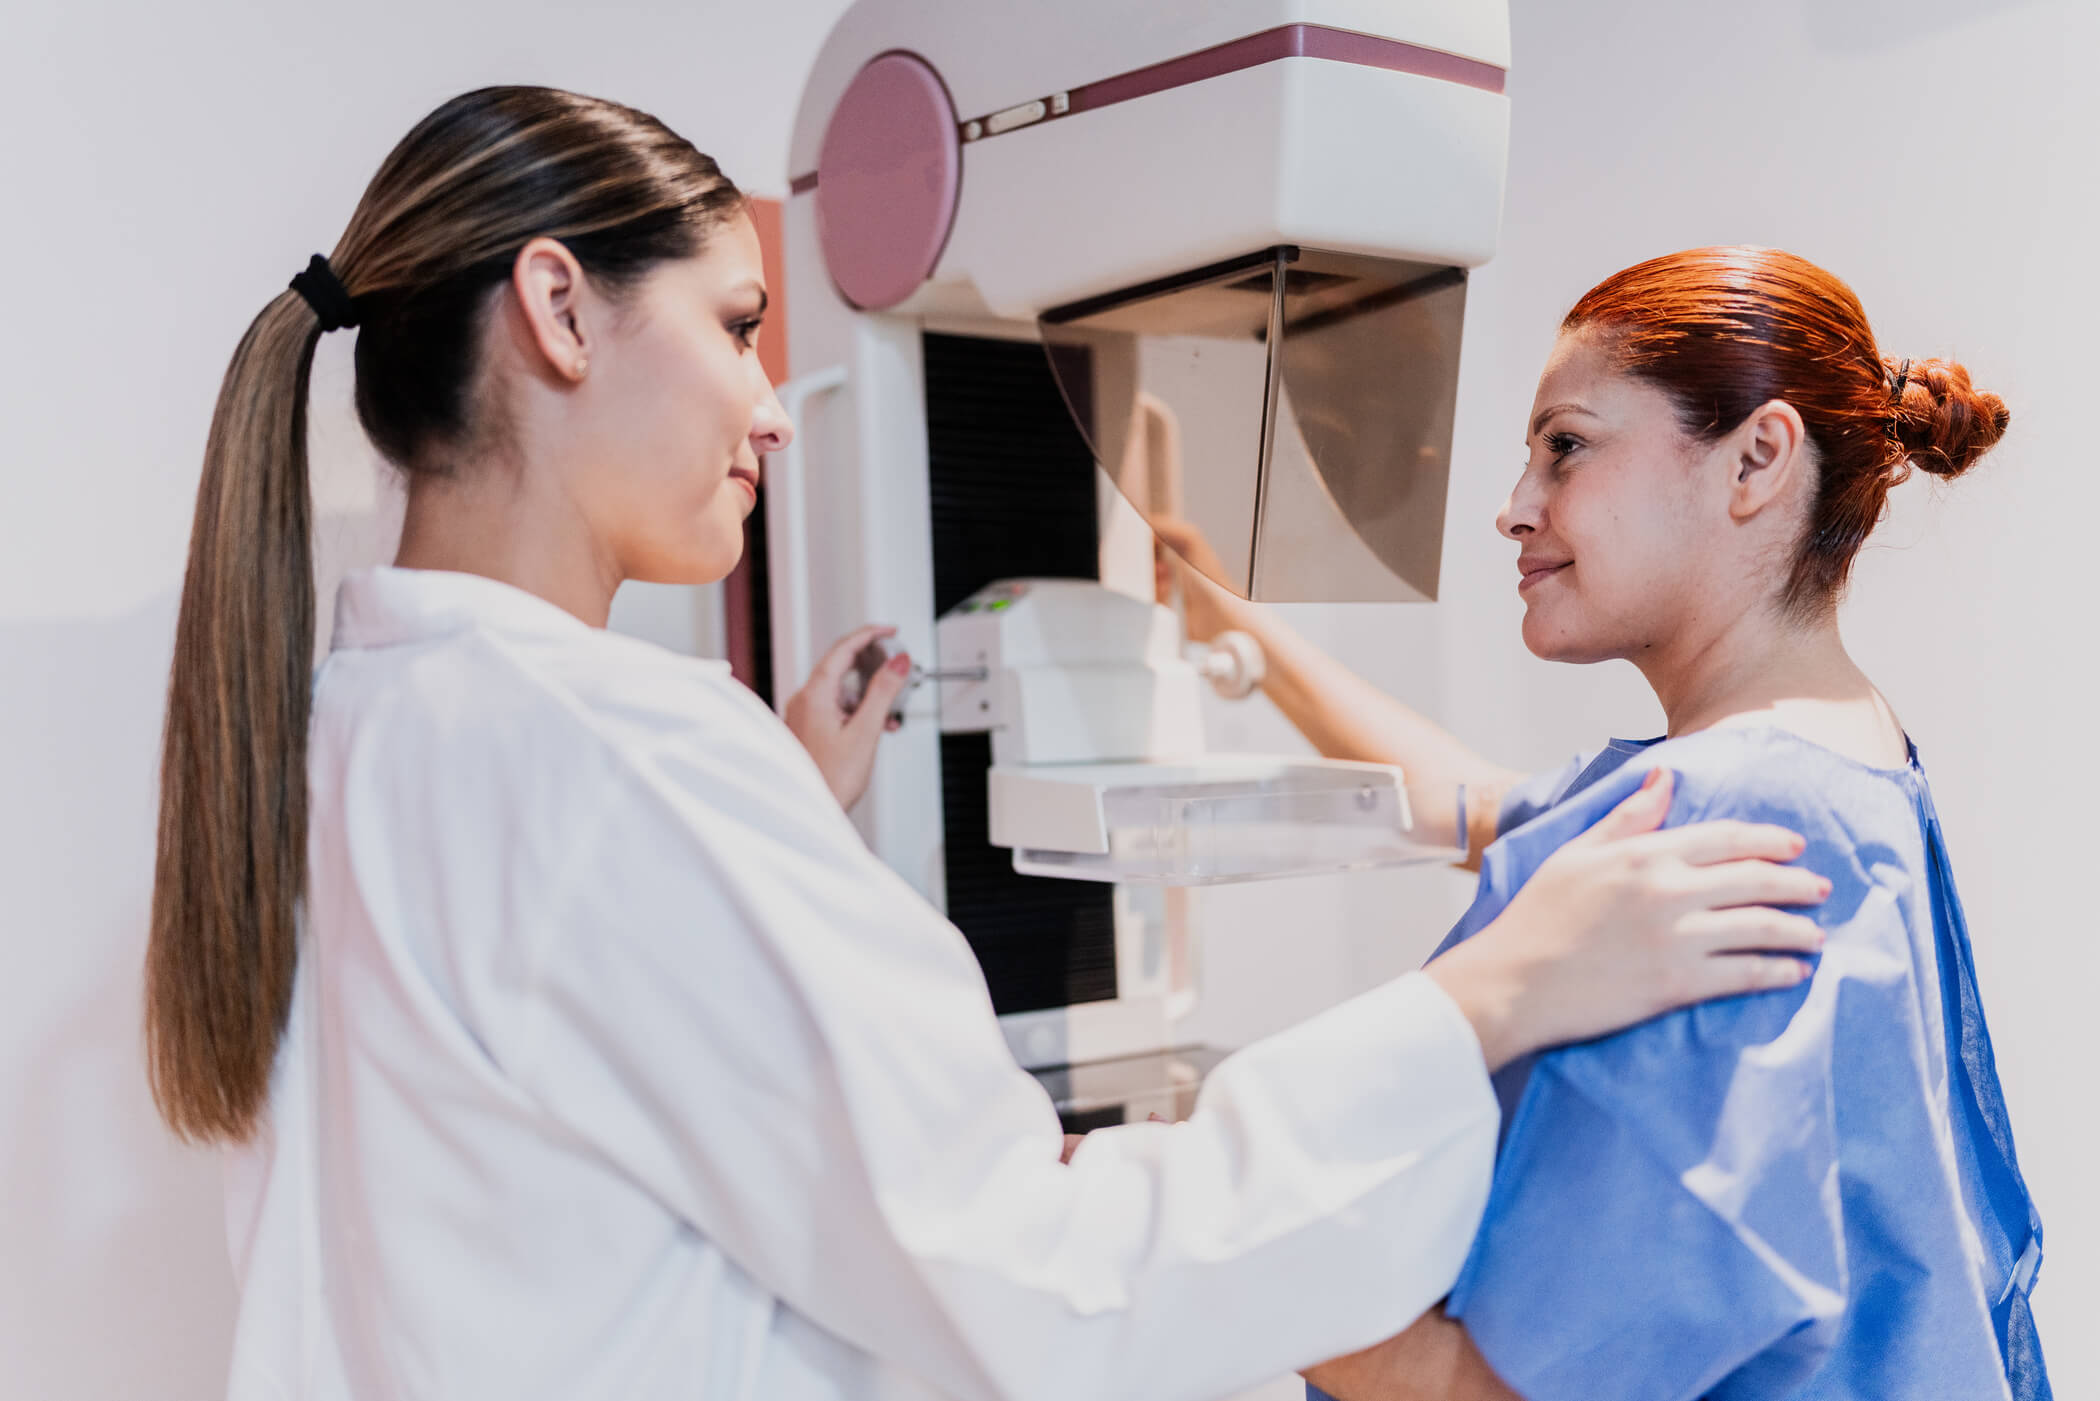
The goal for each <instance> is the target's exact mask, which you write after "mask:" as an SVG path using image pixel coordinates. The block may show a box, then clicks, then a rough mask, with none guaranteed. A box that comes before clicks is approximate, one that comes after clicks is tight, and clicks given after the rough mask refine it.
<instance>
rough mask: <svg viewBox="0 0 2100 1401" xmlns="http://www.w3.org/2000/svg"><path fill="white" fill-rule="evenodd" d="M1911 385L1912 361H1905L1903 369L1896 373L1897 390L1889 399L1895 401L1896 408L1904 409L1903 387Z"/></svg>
mask: <svg viewBox="0 0 2100 1401" xmlns="http://www.w3.org/2000/svg"><path fill="white" fill-rule="evenodd" d="M1909 383H1910V361H1908V360H1905V361H1904V362H1903V368H1902V369H1900V370H1898V371H1896V388H1895V390H1894V391H1893V392H1891V393H1890V395H1889V398H1891V399H1893V400H1895V402H1896V407H1897V408H1899V409H1900V408H1902V407H1903V386H1904V385H1906V384H1909Z"/></svg>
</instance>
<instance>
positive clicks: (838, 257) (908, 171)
mask: <svg viewBox="0 0 2100 1401" xmlns="http://www.w3.org/2000/svg"><path fill="white" fill-rule="evenodd" d="M961 188H962V142H961V140H960V138H959V137H958V136H957V134H956V130H955V107H954V104H952V103H951V102H950V101H949V100H948V90H947V89H946V88H944V87H942V86H941V80H940V78H939V76H938V75H936V74H935V73H934V71H933V69H931V68H929V67H928V66H927V65H926V63H925V61H924V60H922V59H919V58H915V57H913V56H912V55H910V54H904V53H890V54H884V55H883V56H882V57H881V58H878V59H876V60H874V61H873V62H871V63H870V64H868V66H867V67H865V68H863V69H861V70H860V72H859V73H857V74H855V75H854V78H853V81H852V82H851V83H850V84H848V85H847V87H846V93H845V96H843V97H841V98H840V99H839V105H838V107H837V108H836V109H834V110H833V112H832V114H831V124H830V125H829V126H827V127H825V128H824V145H823V149H822V150H821V151H819V152H818V155H817V239H818V241H819V242H820V243H822V244H823V247H824V265H825V266H826V267H827V268H829V269H830V270H831V280H832V281H833V282H835V283H837V284H838V289H839V291H840V292H842V293H844V294H845V297H846V300H847V301H849V302H851V303H853V305H855V306H857V307H860V308H861V309H863V310H866V311H880V310H882V309H883V308H884V307H892V306H895V305H896V304H897V303H899V302H901V301H903V300H904V299H905V298H906V297H908V296H910V295H911V294H912V293H913V292H915V291H917V290H918V289H919V284H920V283H922V282H924V281H925V280H926V279H927V277H928V276H929V275H931V274H932V272H933V265H934V263H935V262H936V261H937V260H938V259H939V258H940V256H941V248H942V246H943V245H945V244H946V243H947V241H948V226H949V225H950V224H952V223H953V222H954V221H955V200H956V195H957V194H958V193H959V192H960V190H961Z"/></svg>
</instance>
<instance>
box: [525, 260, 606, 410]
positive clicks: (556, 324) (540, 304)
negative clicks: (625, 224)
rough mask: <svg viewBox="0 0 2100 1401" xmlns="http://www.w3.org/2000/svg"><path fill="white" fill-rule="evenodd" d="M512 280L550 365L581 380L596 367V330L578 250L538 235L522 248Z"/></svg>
mask: <svg viewBox="0 0 2100 1401" xmlns="http://www.w3.org/2000/svg"><path fill="white" fill-rule="evenodd" d="M510 285H511V291H512V292H513V293H514V294H515V295H516V296H517V299H518V310H519V312H520V313H521V314H522V315H523V316H524V318H525V327H526V330H527V332H528V334H529V337H530V343H531V345H533V346H534V347H535V348H537V349H538V351H539V354H540V357H541V359H542V361H543V362H544V367H545V369H546V370H547V371H548V372H550V373H551V374H552V375H553V376H554V377H555V378H556V379H557V380H566V381H568V382H570V383H575V382H576V381H579V380H581V379H582V378H583V377H584V375H585V374H586V373H587V372H588V371H589V369H590V356H591V345H592V340H593V336H592V334H591V331H590V329H589V327H588V325H587V322H588V320H589V317H588V316H587V315H586V311H587V308H586V303H587V302H588V301H590V300H591V298H590V289H589V284H588V283H586V282H585V280H584V276H583V265H582V264H581V263H579V262H577V261H576V255H575V254H574V253H571V252H570V251H569V250H568V249H567V248H566V247H564V246H563V245H562V244H561V242H560V241H559V240H558V239H552V238H535V239H533V240H532V241H531V242H529V243H527V244H526V245H525V246H524V247H523V248H520V249H519V250H518V257H517V261H516V262H515V263H513V264H512V265H511V270H510Z"/></svg>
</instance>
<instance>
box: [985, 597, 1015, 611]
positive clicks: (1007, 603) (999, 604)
mask: <svg viewBox="0 0 2100 1401" xmlns="http://www.w3.org/2000/svg"><path fill="white" fill-rule="evenodd" d="M1013 602H1014V601H1013V600H1012V599H1010V598H995V599H993V600H992V604H991V608H992V611H993V612H994V613H996V612H998V611H999V610H1000V609H1002V608H1011V607H1012V606H1013Z"/></svg>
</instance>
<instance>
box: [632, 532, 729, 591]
mask: <svg viewBox="0 0 2100 1401" xmlns="http://www.w3.org/2000/svg"><path fill="white" fill-rule="evenodd" d="M743 558H744V533H743V531H741V530H738V531H736V532H735V533H734V534H732V535H730V536H729V537H728V538H727V539H724V540H705V541H697V540H696V541H692V542H689V543H687V544H686V545H685V546H684V547H683V548H679V549H670V550H659V551H656V552H654V553H652V554H651V555H650V556H649V557H648V559H647V560H645V561H644V562H643V563H642V564H641V565H640V566H639V567H636V568H633V569H631V570H629V572H628V574H627V577H628V578H630V579H633V580H636V581H637V582H640V583H644V584H719V583H721V582H722V581H723V580H724V579H726V578H728V577H729V576H730V574H731V573H732V572H734V570H735V569H736V567H737V565H738V564H739V563H740V562H741V561H742V560H743Z"/></svg>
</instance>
